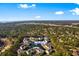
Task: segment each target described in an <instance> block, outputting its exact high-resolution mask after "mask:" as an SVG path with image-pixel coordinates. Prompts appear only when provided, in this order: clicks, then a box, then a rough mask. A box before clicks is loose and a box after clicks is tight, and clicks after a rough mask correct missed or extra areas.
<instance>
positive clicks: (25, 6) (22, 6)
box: [19, 4, 36, 9]
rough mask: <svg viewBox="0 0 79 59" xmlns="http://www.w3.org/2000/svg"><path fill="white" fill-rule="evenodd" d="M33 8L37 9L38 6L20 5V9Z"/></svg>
mask: <svg viewBox="0 0 79 59" xmlns="http://www.w3.org/2000/svg"><path fill="white" fill-rule="evenodd" d="M32 7H36V4H32V5H28V4H20V5H19V8H23V9H26V8H32Z"/></svg>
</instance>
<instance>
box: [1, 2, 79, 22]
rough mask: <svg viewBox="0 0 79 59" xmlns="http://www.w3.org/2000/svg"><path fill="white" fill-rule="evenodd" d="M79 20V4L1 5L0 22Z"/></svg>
mask: <svg viewBox="0 0 79 59" xmlns="http://www.w3.org/2000/svg"><path fill="white" fill-rule="evenodd" d="M30 20H36V21H37V20H79V3H0V22H12V21H30Z"/></svg>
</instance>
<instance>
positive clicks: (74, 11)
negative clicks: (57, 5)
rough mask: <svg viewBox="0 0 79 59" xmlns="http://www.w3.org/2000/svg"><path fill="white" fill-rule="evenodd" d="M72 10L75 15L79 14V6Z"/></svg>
mask: <svg viewBox="0 0 79 59" xmlns="http://www.w3.org/2000/svg"><path fill="white" fill-rule="evenodd" d="M70 12H72V14H73V15H79V8H75V9H72V10H70Z"/></svg>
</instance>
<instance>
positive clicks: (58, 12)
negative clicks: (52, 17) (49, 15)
mask: <svg viewBox="0 0 79 59" xmlns="http://www.w3.org/2000/svg"><path fill="white" fill-rule="evenodd" d="M55 14H57V15H62V14H64V12H63V11H57V12H55Z"/></svg>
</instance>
